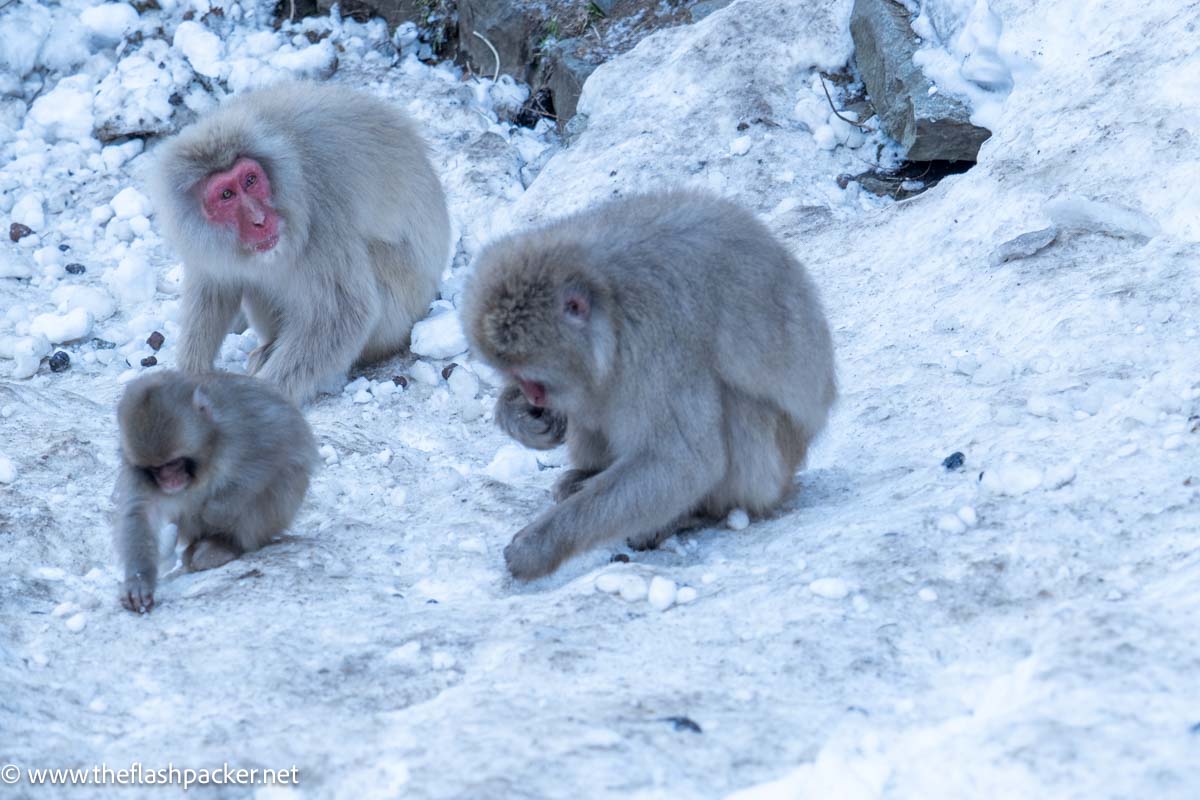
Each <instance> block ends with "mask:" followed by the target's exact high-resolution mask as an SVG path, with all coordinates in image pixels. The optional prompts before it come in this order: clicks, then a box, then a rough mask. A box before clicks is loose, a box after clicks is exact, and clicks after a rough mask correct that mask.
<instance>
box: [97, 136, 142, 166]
mask: <svg viewBox="0 0 1200 800" xmlns="http://www.w3.org/2000/svg"><path fill="white" fill-rule="evenodd" d="M144 147H145V144H144V143H143V142H142V140H141V139H131V140H130V141H128V142H125V143H124V144H110V145H109V146H108V147H105V148H104V149H102V150H101V151H100V160H101V161H103V162H104V168H105V169H107V170H108V171H109V172H116V171H117V170H118V169H120V168H121V165H122V164H124V163H125V162H127V161H128V160H129V159H131V158H133V157H134V156H136V155H139V154H140V153H141V152H142V149H143V148H144Z"/></svg>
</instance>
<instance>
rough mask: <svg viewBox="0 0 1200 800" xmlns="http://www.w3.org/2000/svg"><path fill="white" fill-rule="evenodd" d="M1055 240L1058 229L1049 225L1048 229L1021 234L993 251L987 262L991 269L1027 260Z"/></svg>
mask: <svg viewBox="0 0 1200 800" xmlns="http://www.w3.org/2000/svg"><path fill="white" fill-rule="evenodd" d="M1057 238H1058V228H1057V227H1056V226H1054V225H1051V226H1050V227H1049V228H1042V229H1041V230H1037V231H1029V232H1028V233H1022V234H1021V235H1020V236H1017V237H1016V238H1013V239H1009V240H1008V241H1007V242H1005V243H1004V244H1002V245H1000V246H999V247H997V248H996V249H995V250H993V251H992V254H991V256H990V257H989V258H988V261H989V262H990V263H991V265H992V266H993V267H998V266H1000V265H1001V264H1007V263H1008V262H1009V261H1017V260H1019V259H1022V258H1029V257H1030V256H1032V255H1035V254H1036V253H1040V252H1041V251H1043V250H1045V249H1046V248H1047V247H1049V246H1050V245H1052V244H1054V240H1055V239H1057Z"/></svg>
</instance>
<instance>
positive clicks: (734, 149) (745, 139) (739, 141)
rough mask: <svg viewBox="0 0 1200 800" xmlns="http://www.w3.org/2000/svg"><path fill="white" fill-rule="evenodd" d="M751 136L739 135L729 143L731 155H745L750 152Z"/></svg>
mask: <svg viewBox="0 0 1200 800" xmlns="http://www.w3.org/2000/svg"><path fill="white" fill-rule="evenodd" d="M750 143H751V142H750V137H749V136H739V137H738V138H736V139H734V140H733V141H732V142H730V143H729V154H730V155H731V156H744V155H746V153H749V152H750Z"/></svg>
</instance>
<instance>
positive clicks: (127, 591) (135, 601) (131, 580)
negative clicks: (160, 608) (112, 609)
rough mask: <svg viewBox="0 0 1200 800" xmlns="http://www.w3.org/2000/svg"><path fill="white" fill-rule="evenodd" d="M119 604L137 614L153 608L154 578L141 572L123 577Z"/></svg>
mask: <svg viewBox="0 0 1200 800" xmlns="http://www.w3.org/2000/svg"><path fill="white" fill-rule="evenodd" d="M121 605H123V606H125V607H126V608H127V609H129V610H130V611H133V612H135V613H138V614H145V613H147V612H149V611H150V609H152V608H154V579H153V578H150V577H148V576H146V575H143V574H142V573H140V572H139V573H137V574H136V575H131V576H129V577H128V578H126V579H125V584H124V585H123V586H122V587H121Z"/></svg>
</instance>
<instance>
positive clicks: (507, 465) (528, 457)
mask: <svg viewBox="0 0 1200 800" xmlns="http://www.w3.org/2000/svg"><path fill="white" fill-rule="evenodd" d="M537 471H538V462H537V454H536V453H534V452H533V451H532V450H527V449H525V448H524V447H521V446H520V445H518V444H506V445H504V446H503V447H501V448H500V449H499V450H497V451H496V456H495V457H494V458H493V459H492V462H491V463H490V464H488V465H487V467H486V468H485V469H484V473H485V474H486V475H487V476H488V477H489V478H491V479H492V480H496V481H500V482H501V483H512V482H513V481H515V480H519V479H520V478H522V477H524V476H526V475H532V474H533V473H535V472H537Z"/></svg>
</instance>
